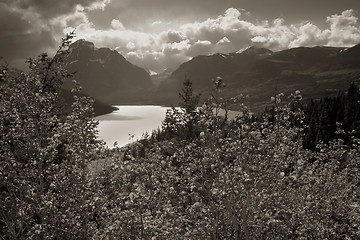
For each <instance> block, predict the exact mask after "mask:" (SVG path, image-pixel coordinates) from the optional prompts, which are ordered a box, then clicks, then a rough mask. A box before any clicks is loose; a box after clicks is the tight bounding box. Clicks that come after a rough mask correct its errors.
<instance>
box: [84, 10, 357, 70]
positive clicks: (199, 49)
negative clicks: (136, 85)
mask: <svg viewBox="0 0 360 240" xmlns="http://www.w3.org/2000/svg"><path fill="white" fill-rule="evenodd" d="M355 14H356V12H355V11H353V10H347V11H344V12H343V13H341V14H340V15H332V16H329V17H328V18H327V19H326V21H327V23H328V24H329V25H330V26H329V28H327V29H323V30H322V29H320V28H319V27H318V26H316V25H314V24H313V23H311V22H309V21H304V22H301V23H298V24H287V23H286V21H285V19H282V18H277V19H275V20H273V21H262V22H256V23H253V22H250V21H248V20H244V19H243V16H244V15H245V17H246V16H247V15H249V13H246V12H245V11H244V10H241V9H234V8H229V9H227V10H226V11H225V12H224V13H223V14H222V15H219V16H217V17H215V18H208V19H205V20H204V21H198V22H193V23H185V24H182V25H180V26H178V27H177V28H176V29H169V30H166V31H162V32H160V33H151V31H149V32H143V31H135V30H131V29H126V28H125V27H124V25H123V24H122V23H121V22H120V21H118V20H113V21H112V22H111V27H110V28H109V29H105V30H98V29H96V28H95V27H94V26H93V25H92V24H91V22H87V23H84V24H81V26H80V27H79V28H78V30H77V34H78V35H79V37H81V38H86V39H88V40H89V41H93V42H94V43H95V44H96V45H98V46H107V47H110V48H114V49H115V48H116V49H117V50H118V51H119V52H120V53H121V54H123V55H124V56H125V57H127V58H128V59H129V60H130V61H132V62H133V63H135V64H138V65H140V66H142V67H144V68H147V69H151V70H155V71H160V70H161V69H162V68H166V67H173V68H174V67H177V66H178V65H179V64H181V63H182V62H183V61H187V60H189V59H191V58H192V57H194V56H197V55H206V54H213V53H216V52H223V53H228V52H236V51H238V50H239V49H243V48H245V47H248V46H250V45H255V46H258V47H266V48H269V49H271V50H274V51H278V50H282V49H286V48H292V47H300V46H316V45H334V46H352V45H354V44H357V43H359V42H360V33H359V31H360V27H359V26H358V25H357V21H358V18H357V17H356V15H355ZM155 25H157V23H156V24H155Z"/></svg>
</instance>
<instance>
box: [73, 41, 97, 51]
mask: <svg viewBox="0 0 360 240" xmlns="http://www.w3.org/2000/svg"><path fill="white" fill-rule="evenodd" d="M79 47H88V48H91V49H95V45H94V43H92V42H89V41H86V40H85V39H79V40H77V41H75V42H73V43H72V44H71V45H70V48H79Z"/></svg>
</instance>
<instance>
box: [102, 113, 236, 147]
mask: <svg viewBox="0 0 360 240" xmlns="http://www.w3.org/2000/svg"><path fill="white" fill-rule="evenodd" d="M115 107H117V108H118V109H119V110H117V111H114V112H112V113H109V114H106V115H101V116H98V117H96V118H95V119H96V120H99V125H98V131H99V133H98V137H99V139H101V140H104V141H105V142H106V145H107V146H108V147H113V146H114V143H115V142H117V143H118V146H119V147H122V146H125V145H126V144H128V143H131V142H133V141H136V140H139V139H141V138H142V136H143V134H144V133H145V132H148V133H149V134H151V133H152V131H153V130H156V129H157V128H159V127H161V122H162V121H163V120H164V119H165V115H166V111H167V110H168V109H169V107H161V106H115ZM237 114H239V112H235V111H229V118H233V117H234V116H235V115H237ZM131 136H133V137H131Z"/></svg>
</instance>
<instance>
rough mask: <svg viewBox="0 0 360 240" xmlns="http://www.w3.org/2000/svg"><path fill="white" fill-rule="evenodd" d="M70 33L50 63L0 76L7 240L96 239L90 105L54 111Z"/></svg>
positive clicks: (0, 219) (77, 102)
mask: <svg viewBox="0 0 360 240" xmlns="http://www.w3.org/2000/svg"><path fill="white" fill-rule="evenodd" d="M72 37H73V33H70V34H69V35H67V37H66V38H65V39H63V41H62V45H61V46H60V47H59V49H58V51H57V53H56V55H55V57H53V58H50V57H49V56H48V55H47V54H41V55H40V56H39V57H37V58H34V59H28V60H27V63H28V64H29V72H28V73H21V74H9V73H8V71H7V69H6V67H5V68H3V69H1V71H2V74H1V84H0V90H1V102H0V109H1V111H0V115H1V116H0V119H1V124H0V132H1V135H0V149H1V152H0V184H1V188H2V189H4V191H2V192H1V193H0V202H1V209H0V230H1V236H2V237H3V238H4V239H64V238H66V239H79V238H82V239H84V238H88V237H89V236H91V235H92V231H94V229H93V227H92V226H91V222H90V221H89V218H90V216H91V214H92V212H91V211H92V210H93V209H92V208H93V202H92V201H89V200H90V199H91V198H93V197H94V195H95V194H96V191H93V190H91V189H90V186H91V184H92V182H91V180H90V179H89V177H88V175H89V173H88V171H87V164H88V163H89V161H92V160H93V159H94V158H95V156H96V152H97V151H98V150H99V149H100V145H99V142H97V140H96V137H95V127H96V122H94V120H92V101H91V100H90V99H89V98H86V97H75V99H74V103H73V106H72V111H71V112H70V113H68V112H66V111H65V109H63V107H62V106H61V104H59V102H61V99H60V97H59V92H60V87H61V85H62V84H63V82H64V81H66V80H67V79H69V78H70V77H71V75H70V74H68V73H67V71H66V70H65V69H64V66H63V64H62V59H63V57H64V56H66V54H67V53H68V47H69V44H70V42H71V39H72Z"/></svg>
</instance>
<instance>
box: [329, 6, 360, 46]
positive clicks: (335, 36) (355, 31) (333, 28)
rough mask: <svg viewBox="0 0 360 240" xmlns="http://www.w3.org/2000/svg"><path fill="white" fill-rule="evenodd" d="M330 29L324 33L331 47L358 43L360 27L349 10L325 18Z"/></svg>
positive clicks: (353, 12)
mask: <svg viewBox="0 0 360 240" xmlns="http://www.w3.org/2000/svg"><path fill="white" fill-rule="evenodd" d="M326 21H327V22H328V23H330V29H329V30H327V31H326V32H325V34H327V35H328V44H329V45H331V46H351V45H353V44H354V43H356V42H357V43H359V41H360V27H359V25H358V17H356V16H355V11H354V10H352V9H350V10H346V11H343V12H342V14H341V15H332V16H329V17H327V19H326Z"/></svg>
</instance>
